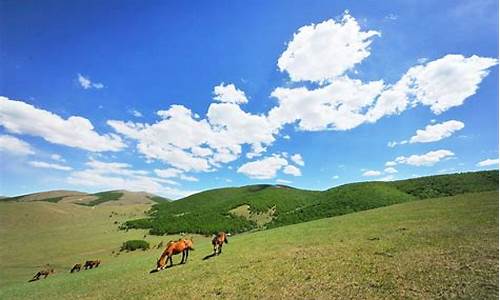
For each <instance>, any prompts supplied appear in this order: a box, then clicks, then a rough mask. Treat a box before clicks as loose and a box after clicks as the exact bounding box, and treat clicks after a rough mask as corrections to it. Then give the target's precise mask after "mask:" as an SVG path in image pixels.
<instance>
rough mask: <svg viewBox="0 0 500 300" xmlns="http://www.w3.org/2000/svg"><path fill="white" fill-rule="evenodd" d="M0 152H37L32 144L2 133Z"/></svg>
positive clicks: (25, 153)
mask: <svg viewBox="0 0 500 300" xmlns="http://www.w3.org/2000/svg"><path fill="white" fill-rule="evenodd" d="M0 152H4V153H9V154H12V155H18V156H26V155H31V154H35V151H34V150H33V148H32V147H31V146H30V144H28V143H26V142H25V141H22V140H20V139H18V138H16V137H14V136H11V135H7V134H2V135H0Z"/></svg>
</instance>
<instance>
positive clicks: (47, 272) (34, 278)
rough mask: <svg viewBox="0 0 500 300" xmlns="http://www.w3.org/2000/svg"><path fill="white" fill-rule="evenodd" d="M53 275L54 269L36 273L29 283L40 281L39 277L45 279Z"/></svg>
mask: <svg viewBox="0 0 500 300" xmlns="http://www.w3.org/2000/svg"><path fill="white" fill-rule="evenodd" d="M54 273H55V271H54V269H45V270H41V271H39V272H38V273H36V274H35V276H33V279H31V280H30V281H35V280H38V279H40V277H41V276H44V277H43V278H47V276H49V275H50V274H54Z"/></svg>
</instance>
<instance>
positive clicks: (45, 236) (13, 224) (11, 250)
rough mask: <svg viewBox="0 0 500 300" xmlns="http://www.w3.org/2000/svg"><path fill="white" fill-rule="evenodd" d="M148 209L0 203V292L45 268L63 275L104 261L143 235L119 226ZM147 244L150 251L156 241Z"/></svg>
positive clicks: (141, 206) (153, 239)
mask: <svg viewBox="0 0 500 300" xmlns="http://www.w3.org/2000/svg"><path fill="white" fill-rule="evenodd" d="M149 207H150V206H149V205H129V206H97V207H94V208H92V207H87V206H81V205H75V204H69V203H50V202H46V201H35V202H2V203H0V237H1V241H2V242H1V243H0V286H5V285H9V284H11V283H15V282H19V281H25V280H27V279H29V278H28V277H30V276H33V274H34V273H35V272H36V271H37V269H40V268H42V267H43V266H44V265H45V264H50V265H51V266H53V267H55V268H56V270H58V271H65V269H67V268H71V266H73V265H74V264H75V263H78V262H82V261H84V260H85V259H96V258H101V259H103V260H104V261H107V260H108V259H109V258H111V257H112V251H119V249H120V246H121V245H122V243H123V242H124V241H126V240H132V239H142V238H143V236H144V234H145V232H144V231H142V230H134V231H128V232H126V231H121V230H118V226H119V225H120V224H121V223H122V222H124V221H125V220H127V219H130V218H134V217H139V216H143V215H144V211H146V210H148V209H149ZM163 239H165V238H163ZM148 240H149V241H150V242H151V241H153V243H152V244H153V245H154V242H155V241H159V240H161V238H159V237H149V238H148ZM0 299H1V297H0Z"/></svg>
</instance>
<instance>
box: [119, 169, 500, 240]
mask: <svg viewBox="0 0 500 300" xmlns="http://www.w3.org/2000/svg"><path fill="white" fill-rule="evenodd" d="M494 190H498V170H492V171H480V172H469V173H458V174H449V175H435V176H426V177H420V178H413V179H406V180H399V181H393V182H361V183H351V184H346V185H342V186H338V187H335V188H332V189H329V190H326V191H308V190H301V189H296V188H291V187H287V186H283V185H266V184H260V185H250V186H243V187H232V188H220V189H214V190H208V191H204V192H201V193H197V194H194V195H191V196H188V197H186V198H183V199H180V200H177V201H172V202H161V203H158V204H155V205H154V206H153V208H152V210H151V211H150V217H149V218H143V219H138V220H131V221H128V222H126V223H125V224H124V226H123V228H145V229H149V230H150V232H151V233H152V234H176V233H181V232H190V233H200V234H210V233H213V232H217V231H220V230H223V231H227V232H234V233H236V232H244V231H249V230H252V229H257V228H259V227H260V228H272V227H278V226H283V225H289V224H295V223H300V222H306V221H311V220H315V219H320V218H327V217H332V216H338V215H343V214H347V213H352V212H357V211H362V210H367V209H372V208H377V207H382V206H388V205H392V204H397V203H402V202H407V201H414V200H419V199H427V198H437V197H446V196H453V195H458V194H464V193H473V192H483V191H494Z"/></svg>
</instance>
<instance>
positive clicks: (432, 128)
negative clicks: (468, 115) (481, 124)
mask: <svg viewBox="0 0 500 300" xmlns="http://www.w3.org/2000/svg"><path fill="white" fill-rule="evenodd" d="M462 128H464V123H462V122H460V121H456V120H450V121H446V122H443V123H439V124H435V125H427V126H426V127H425V129H423V130H422V129H419V130H417V134H416V135H414V136H412V137H411V138H410V144H413V143H430V142H436V141H439V140H442V139H444V138H447V137H449V136H451V135H452V134H453V133H454V132H455V131H458V130H460V129H462Z"/></svg>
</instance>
